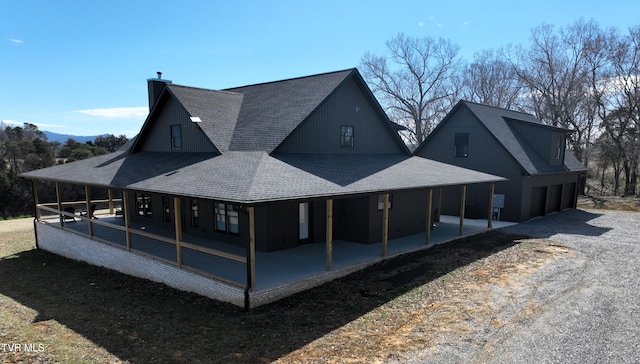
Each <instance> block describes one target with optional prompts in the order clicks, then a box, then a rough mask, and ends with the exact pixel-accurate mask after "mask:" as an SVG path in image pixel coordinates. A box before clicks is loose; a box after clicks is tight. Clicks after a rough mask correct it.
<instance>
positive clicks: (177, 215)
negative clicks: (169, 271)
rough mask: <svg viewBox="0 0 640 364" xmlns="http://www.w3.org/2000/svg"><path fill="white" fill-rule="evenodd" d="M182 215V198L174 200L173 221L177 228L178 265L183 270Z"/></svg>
mask: <svg viewBox="0 0 640 364" xmlns="http://www.w3.org/2000/svg"><path fill="white" fill-rule="evenodd" d="M181 216H182V214H181V213H180V198H179V197H174V198H173V221H174V224H175V227H176V261H177V263H178V268H182V246H181V245H180V242H181V241H182V220H181V219H180V217H181Z"/></svg>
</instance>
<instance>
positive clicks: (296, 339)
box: [0, 231, 522, 363]
mask: <svg viewBox="0 0 640 364" xmlns="http://www.w3.org/2000/svg"><path fill="white" fill-rule="evenodd" d="M521 238H522V236H516V235H509V234H505V233H502V232H499V231H490V232H487V233H484V234H481V235H476V236H473V237H468V238H465V239H461V240H458V241H455V242H451V243H448V244H445V245H439V246H435V247H433V248H431V249H429V250H426V251H421V252H415V253H411V254H407V255H403V256H400V257H397V258H394V259H390V260H387V261H384V262H382V263H379V264H376V265H374V266H371V267H369V268H367V269H365V270H363V271H360V272H357V273H354V274H352V275H350V276H348V277H344V278H342V279H339V280H336V281H334V282H331V283H328V284H325V285H323V286H321V287H318V288H316V289H312V290H309V291H305V292H302V293H299V294H296V295H294V296H291V297H289V298H286V299H283V300H281V301H278V302H276V303H273V304H270V305H267V306H263V307H259V308H257V309H255V310H253V311H252V312H250V313H247V312H244V311H243V310H242V309H240V308H237V307H235V306H231V305H227V304H223V303H220V302H217V301H214V300H211V299H207V298H204V297H201V296H198V295H195V294H191V293H185V292H180V291H177V290H174V289H172V288H169V287H167V286H165V285H162V284H157V283H153V282H149V281H146V280H143V279H138V278H133V277H129V276H126V275H124V274H120V273H117V272H114V271H111V270H107V269H104V268H99V267H94V266H90V265H87V264H84V263H79V262H76V261H72V260H68V259H66V258H62V257H59V256H57V255H53V254H50V253H47V252H44V251H36V250H32V251H25V252H22V253H20V254H17V255H14V256H11V257H6V258H3V259H0V277H2V278H0V281H2V284H1V285H0V294H2V295H6V296H8V297H11V298H13V299H14V300H16V301H18V302H19V303H21V304H23V305H25V306H27V307H30V308H32V309H34V310H36V311H37V312H38V316H37V318H36V321H45V320H51V319H53V320H56V321H57V322H59V323H61V324H63V325H65V326H67V327H69V328H70V329H72V330H73V331H75V332H77V333H79V334H80V335H83V336H84V337H86V338H87V339H89V340H91V341H92V342H94V343H96V344H97V345H99V346H101V347H104V348H105V349H106V350H108V351H109V352H110V353H112V354H113V355H116V356H117V357H119V358H120V359H122V360H126V361H129V362H131V363H152V362H177V363H200V362H206V363H215V362H221V363H227V362H247V363H255V362H268V361H271V360H275V359H277V358H279V357H281V356H283V355H285V354H288V353H290V352H292V351H294V350H296V349H298V348H300V347H302V346H304V345H305V344H307V343H309V342H311V341H313V340H316V339H318V338H320V337H322V336H323V335H325V334H327V333H329V332H331V331H333V330H335V329H337V328H339V327H341V326H343V325H345V324H347V323H348V322H350V321H353V320H355V319H356V318H358V317H360V316H362V315H363V314H365V313H367V312H369V311H371V310H373V309H375V308H377V307H379V306H380V305H382V304H384V303H386V302H389V301H390V300H393V299H394V298H396V297H398V296H400V295H402V294H404V293H406V292H407V291H409V290H411V289H413V288H415V287H418V286H421V285H423V284H425V283H427V282H429V281H432V280H434V279H437V278H438V277H441V276H443V275H446V274H447V273H449V272H451V271H453V270H455V269H457V268H459V267H461V266H465V265H467V264H469V263H472V262H474V261H476V260H479V259H482V258H485V257H487V256H489V255H491V254H494V253H496V252H498V251H501V250H503V249H506V248H509V247H511V246H513V245H515V244H517V243H518V240H519V239H521ZM79 350H81V349H79Z"/></svg>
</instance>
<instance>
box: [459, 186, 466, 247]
mask: <svg viewBox="0 0 640 364" xmlns="http://www.w3.org/2000/svg"><path fill="white" fill-rule="evenodd" d="M466 199H467V186H462V195H461V196H460V228H459V229H458V235H462V229H463V228H464V207H465V203H466Z"/></svg>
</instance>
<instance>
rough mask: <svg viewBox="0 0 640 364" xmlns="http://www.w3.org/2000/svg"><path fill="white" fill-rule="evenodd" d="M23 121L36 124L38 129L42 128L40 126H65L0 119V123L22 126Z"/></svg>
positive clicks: (61, 126) (62, 126)
mask: <svg viewBox="0 0 640 364" xmlns="http://www.w3.org/2000/svg"><path fill="white" fill-rule="evenodd" d="M25 123H27V124H33V125H35V126H37V127H38V128H39V129H42V128H66V126H64V125H59V124H46V123H34V122H31V121H16V120H0V124H4V125H15V126H20V127H21V126H23V125H24V124H25Z"/></svg>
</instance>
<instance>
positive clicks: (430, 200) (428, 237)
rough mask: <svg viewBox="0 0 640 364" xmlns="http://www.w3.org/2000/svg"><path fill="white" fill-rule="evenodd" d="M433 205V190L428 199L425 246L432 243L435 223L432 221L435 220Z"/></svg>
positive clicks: (430, 190)
mask: <svg viewBox="0 0 640 364" xmlns="http://www.w3.org/2000/svg"><path fill="white" fill-rule="evenodd" d="M432 204H433V189H431V188H430V189H429V198H428V199H427V231H426V232H425V234H424V235H425V237H424V244H425V245H429V242H430V241H431V228H432V226H433V222H432V221H431V220H432V219H433V216H432V214H433V212H432V211H431V210H432Z"/></svg>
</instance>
